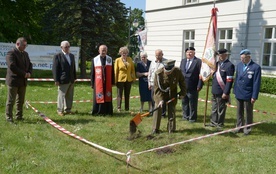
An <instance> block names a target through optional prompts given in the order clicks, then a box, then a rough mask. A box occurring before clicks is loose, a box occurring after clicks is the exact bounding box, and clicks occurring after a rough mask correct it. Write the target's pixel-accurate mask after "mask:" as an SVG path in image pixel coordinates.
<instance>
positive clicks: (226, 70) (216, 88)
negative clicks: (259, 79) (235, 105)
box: [212, 59, 235, 95]
mask: <svg viewBox="0 0 276 174" xmlns="http://www.w3.org/2000/svg"><path fill="white" fill-rule="evenodd" d="M218 63H219V62H217V63H216V67H218ZM216 72H217V71H216ZM216 72H214V74H213V80H212V93H213V94H223V93H224V94H226V95H229V94H230V91H231V88H232V85H233V78H234V77H233V76H234V73H235V66H234V65H233V64H232V63H231V62H230V61H229V60H228V59H227V60H225V61H224V62H223V64H222V65H221V66H220V76H221V78H222V80H223V82H224V84H225V88H224V89H223V90H222V89H221V87H220V85H219V83H218V80H217V77H216V75H217V74H216ZM227 76H228V79H229V80H227Z"/></svg>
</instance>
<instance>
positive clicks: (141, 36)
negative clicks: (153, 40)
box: [138, 29, 147, 51]
mask: <svg viewBox="0 0 276 174" xmlns="http://www.w3.org/2000/svg"><path fill="white" fill-rule="evenodd" d="M138 45H139V49H140V51H144V48H145V45H147V29H145V30H142V31H139V32H138Z"/></svg>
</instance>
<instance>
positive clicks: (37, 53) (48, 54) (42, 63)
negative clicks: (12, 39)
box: [0, 42, 80, 70]
mask: <svg viewBox="0 0 276 174" xmlns="http://www.w3.org/2000/svg"><path fill="white" fill-rule="evenodd" d="M14 47H15V44H14V43H1V42H0V68H7V63H6V55H7V54H8V51H10V50H11V49H12V48H14ZM25 51H26V52H28V54H29V57H30V59H31V62H32V63H33V69H43V70H52V65H53V58H54V55H55V54H57V53H59V52H61V48H60V46H48V45H29V44H28V47H27V48H26V49H25ZM70 52H71V53H72V54H74V56H75V62H76V69H77V70H78V69H79V63H78V62H79V53H80V48H79V47H72V46H71V47H70Z"/></svg>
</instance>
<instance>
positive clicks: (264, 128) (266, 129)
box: [252, 122, 276, 136]
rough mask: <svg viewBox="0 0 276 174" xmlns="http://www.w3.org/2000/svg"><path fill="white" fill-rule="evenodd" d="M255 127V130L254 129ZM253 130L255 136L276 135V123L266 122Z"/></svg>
mask: <svg viewBox="0 0 276 174" xmlns="http://www.w3.org/2000/svg"><path fill="white" fill-rule="evenodd" d="M254 127H255V128H254ZM254 127H253V128H252V131H254V134H257V135H261V134H266V135H273V136H275V135H276V129H275V128H276V123H275V122H274V123H273V122H265V123H262V124H259V125H256V126H254Z"/></svg>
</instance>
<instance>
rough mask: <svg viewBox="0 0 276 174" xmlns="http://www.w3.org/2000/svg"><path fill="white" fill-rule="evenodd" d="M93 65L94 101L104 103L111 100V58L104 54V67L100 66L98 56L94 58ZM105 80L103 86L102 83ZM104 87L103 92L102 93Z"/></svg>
mask: <svg viewBox="0 0 276 174" xmlns="http://www.w3.org/2000/svg"><path fill="white" fill-rule="evenodd" d="M94 67H95V90H96V91H95V94H96V102H97V103H104V102H111V101H112V75H111V74H112V58H111V57H109V56H106V63H105V67H103V66H102V63H101V58H100V56H97V57H95V58H94ZM104 82H105V86H103V85H104ZM104 88H105V94H104Z"/></svg>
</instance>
